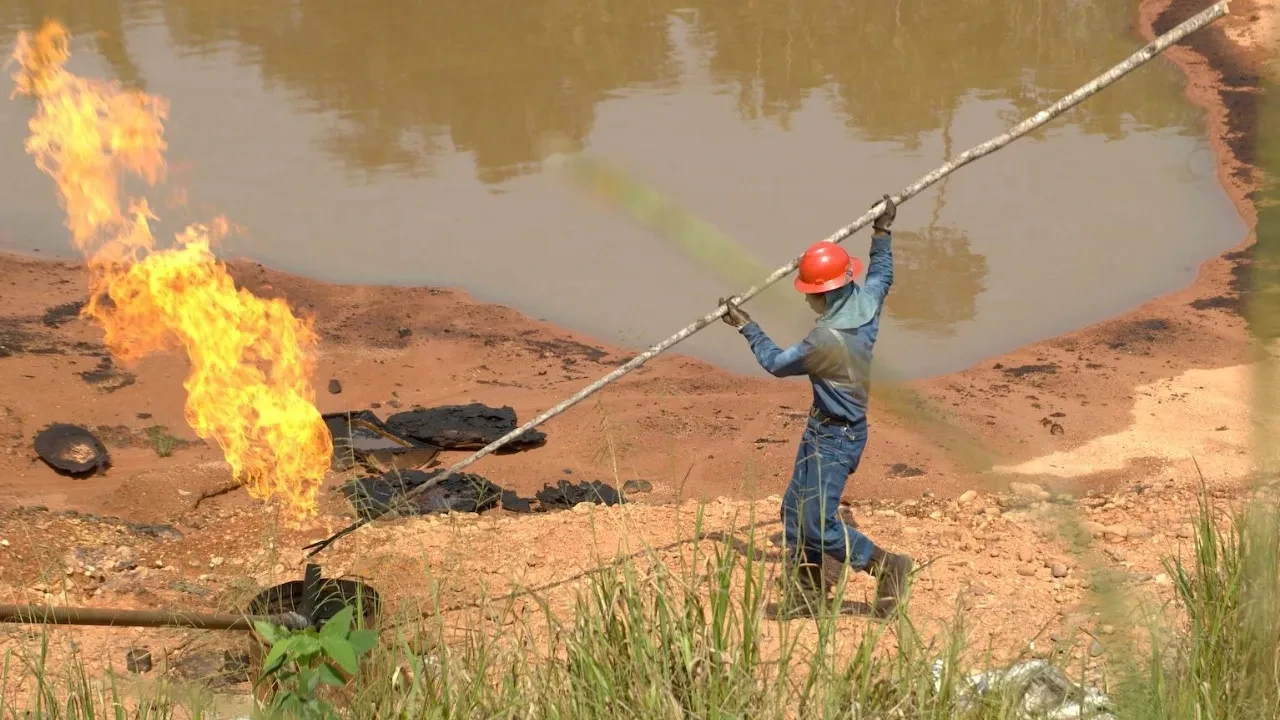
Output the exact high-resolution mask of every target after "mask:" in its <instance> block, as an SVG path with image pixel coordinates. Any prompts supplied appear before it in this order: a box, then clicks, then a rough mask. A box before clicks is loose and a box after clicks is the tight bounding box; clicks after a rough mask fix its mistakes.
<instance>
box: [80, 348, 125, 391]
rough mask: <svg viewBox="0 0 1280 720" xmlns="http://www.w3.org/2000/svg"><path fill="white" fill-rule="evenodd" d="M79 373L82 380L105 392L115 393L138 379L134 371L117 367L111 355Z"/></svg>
mask: <svg viewBox="0 0 1280 720" xmlns="http://www.w3.org/2000/svg"><path fill="white" fill-rule="evenodd" d="M78 374H79V375H80V378H81V379H82V380H84V381H85V382H87V383H89V384H90V385H93V386H95V387H97V388H98V390H101V391H102V392H105V393H113V392H115V391H117V390H119V389H120V388H124V387H129V386H130V385H132V384H134V383H135V382H137V381H138V377H137V376H136V375H134V374H133V373H131V372H125V371H123V370H120V369H119V368H117V367H116V366H115V362H113V361H112V359H111V358H110V357H102V358H99V359H98V365H97V366H96V367H94V368H93V369H92V370H85V371H84V372H82V373H78Z"/></svg>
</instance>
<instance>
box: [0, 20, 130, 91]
mask: <svg viewBox="0 0 1280 720" xmlns="http://www.w3.org/2000/svg"><path fill="white" fill-rule="evenodd" d="M140 10H141V9H140V8H139V7H138V3H136V2H129V0H123V1H122V0H91V1H90V2H84V1H83V0H4V2H0V28H3V29H4V30H3V41H4V43H5V44H6V45H11V44H12V43H13V41H14V39H15V36H16V34H17V31H18V30H23V29H28V30H29V29H34V28H35V27H36V26H37V25H39V23H40V21H41V20H42V19H44V18H56V19H58V20H60V21H62V24H63V25H65V26H67V29H68V30H70V31H71V33H72V35H73V36H80V35H87V36H88V37H89V39H90V40H91V42H92V43H93V48H94V50H96V51H97V52H98V54H99V55H101V56H102V58H103V59H104V60H106V62H107V64H108V65H109V66H110V67H111V71H112V72H113V73H115V76H116V79H117V80H119V81H120V82H121V83H122V84H123V85H125V86H128V87H133V88H138V89H142V90H145V89H146V81H145V80H144V79H143V77H142V71H141V70H139V68H138V64H137V63H136V62H135V61H134V59H133V56H132V55H130V54H129V49H128V43H127V41H126V39H125V38H126V35H125V31H126V30H127V29H128V26H130V25H132V24H133V23H134V22H136V21H137V20H138V19H139V17H140Z"/></svg>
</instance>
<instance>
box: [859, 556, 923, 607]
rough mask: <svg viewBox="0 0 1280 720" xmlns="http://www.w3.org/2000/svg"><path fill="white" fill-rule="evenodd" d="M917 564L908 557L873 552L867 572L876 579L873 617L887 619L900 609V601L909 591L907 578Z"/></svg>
mask: <svg viewBox="0 0 1280 720" xmlns="http://www.w3.org/2000/svg"><path fill="white" fill-rule="evenodd" d="M913 567H915V563H914V562H913V561H912V560H911V558H910V557H907V556H906V555H898V554H896V553H887V552H885V551H883V550H881V549H880V548H875V549H873V550H872V551H871V564H870V565H868V566H867V572H868V573H870V574H871V575H874V576H875V578H876V604H875V607H874V608H872V613H871V614H872V616H873V617H877V618H886V617H889V616H890V615H892V614H893V611H894V610H896V609H897V608H898V601H899V600H900V599H901V598H902V596H903V594H904V593H905V592H906V590H907V576H909V575H910V574H911V569H912V568H913Z"/></svg>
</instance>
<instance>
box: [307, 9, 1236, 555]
mask: <svg viewBox="0 0 1280 720" xmlns="http://www.w3.org/2000/svg"><path fill="white" fill-rule="evenodd" d="M1227 5H1228V2H1227V1H1226V0H1223V1H1222V2H1218V3H1214V4H1213V5H1212V6H1210V7H1208V8H1206V9H1205V10H1203V11H1201V12H1200V13H1198V14H1196V15H1195V16H1194V17H1192V18H1190V19H1188V20H1187V21H1185V22H1183V23H1182V24H1181V25H1178V26H1177V27H1175V28H1173V29H1172V30H1170V31H1169V32H1167V33H1165V34H1163V35H1161V36H1160V37H1158V38H1156V39H1155V40H1153V41H1151V43H1149V44H1147V45H1146V46H1145V47H1143V48H1142V49H1141V50H1138V51H1137V52H1135V53H1134V54H1132V55H1130V56H1129V57H1128V58H1126V59H1125V60H1124V61H1123V62H1121V63H1119V64H1118V65H1116V66H1115V67H1113V68H1111V69H1110V70H1108V71H1106V72H1104V73H1102V74H1101V75H1099V76H1098V77H1096V78H1094V79H1093V80H1090V81H1089V82H1088V83H1086V84H1084V85H1083V86H1081V87H1080V89H1078V90H1076V91H1075V92H1073V93H1071V94H1070V95H1067V96H1066V97H1064V98H1062V99H1061V100H1059V101H1058V102H1056V103H1054V104H1052V105H1050V106H1049V107H1047V108H1045V109H1043V110H1041V111H1040V112H1038V113H1036V114H1035V115H1032V116H1031V117H1029V118H1027V119H1025V120H1023V121H1022V122H1020V123H1018V124H1017V125H1015V126H1013V127H1012V128H1010V129H1009V131H1008V132H1005V133H1003V134H1001V135H998V136H996V137H994V138H992V139H990V140H988V141H986V142H984V143H981V144H979V145H975V146H973V147H971V148H969V149H968V150H966V151H964V152H962V153H960V154H959V155H958V156H956V158H955V159H954V160H951V161H950V162H948V163H946V164H945V165H943V166H941V167H939V168H938V169H936V170H934V171H933V172H931V173H929V174H928V175H925V176H924V177H922V178H920V179H919V180H917V181H915V182H914V183H912V184H911V185H908V186H907V187H906V188H904V189H903V190H902V191H901V192H900V193H898V194H897V195H896V196H892V198H893V201H894V202H895V203H897V204H901V203H903V202H905V201H906V200H908V199H910V198H912V197H915V196H916V195H918V194H920V192H921V191H923V190H924V189H926V188H928V187H929V186H930V185H933V184H934V183H936V182H938V181H939V180H941V179H942V178H944V177H946V176H948V175H950V174H951V173H953V172H955V171H956V170H959V169H960V168H962V167H964V166H965V165H968V164H969V163H971V162H973V161H974V160H977V159H978V158H981V157H985V156H987V155H990V154H991V153H993V152H995V151H997V150H999V149H1000V148H1002V147H1004V146H1006V145H1008V144H1009V143H1011V142H1013V141H1014V140H1017V139H1018V138H1020V137H1022V136H1024V135H1026V134H1027V133H1030V132H1032V131H1034V130H1036V129H1038V128H1039V127H1041V126H1042V125H1044V124H1045V123H1047V122H1049V121H1050V120H1052V119H1054V118H1055V117H1057V116H1059V115H1061V114H1062V113H1064V112H1066V111H1067V110H1070V109H1071V108H1073V107H1075V106H1076V105H1079V104H1080V103H1081V102H1083V101H1084V100H1086V99H1088V98H1089V97H1091V96H1092V95H1094V94H1096V93H1097V92H1098V91H1100V90H1102V89H1103V88H1105V87H1107V86H1109V85H1111V84H1112V83H1114V82H1115V81H1117V80H1119V79H1120V78H1122V77H1124V76H1125V75H1127V74H1129V73H1130V72H1133V71H1134V70H1135V69H1137V68H1138V67H1141V66H1142V65H1144V64H1146V63H1147V61H1149V60H1151V59H1152V58H1154V57H1155V56H1157V55H1159V54H1160V53H1162V52H1164V51H1165V50H1166V49H1168V48H1169V47H1170V46H1171V45H1173V44H1174V43H1176V42H1178V41H1180V40H1182V39H1183V38H1185V37H1187V36H1188V35H1190V34H1191V33H1193V32H1195V31H1197V30H1199V29H1201V28H1203V27H1205V26H1207V25H1209V24H1210V23H1212V22H1214V21H1216V20H1218V19H1219V18H1221V17H1223V16H1225V15H1226V14H1227ZM882 212H884V203H883V202H879V203H876V204H875V205H873V206H872V207H871V209H870V210H868V211H867V212H866V213H864V214H863V215H862V217H860V218H858V219H857V220H855V221H853V222H852V223H851V224H849V225H846V226H845V227H842V228H840V229H839V230H837V231H836V232H834V233H832V234H831V235H830V236H829V237H827V238H824V239H825V240H826V242H833V243H838V242H841V241H843V240H844V239H845V238H847V237H849V236H850V235H852V234H853V233H854V232H856V231H858V230H860V229H861V228H863V227H865V226H866V225H867V224H868V223H870V222H871V221H872V220H874V219H876V218H877V217H879V216H880V213H882ZM799 264H800V257H799V256H797V257H796V258H794V259H793V260H792V261H791V262H789V263H787V264H786V265H783V266H782V267H780V268H778V269H777V270H775V271H774V272H773V273H772V274H771V275H769V277H767V278H765V279H764V280H763V281H761V282H760V283H759V284H757V285H755V286H754V287H752V288H750V289H748V290H747V291H746V292H743V293H742V294H740V295H737V296H736V297H734V298H731V299H730V300H731V301H732V302H738V303H741V302H745V301H746V300H749V299H751V298H753V297H755V296H756V295H757V294H758V293H760V292H761V291H762V290H764V289H765V288H767V287H769V286H770V285H772V284H774V283H776V282H778V281H779V280H781V279H782V278H784V277H786V276H787V275H790V274H791V273H792V272H794V271H795V269H796V267H797V266H799ZM725 310H726V308H725V306H724V305H721V306H719V307H717V308H716V309H715V310H713V311H712V312H711V313H709V314H707V315H706V316H704V317H702V318H701V319H699V320H697V321H695V322H693V323H692V324H690V325H688V326H686V327H685V328H684V329H682V330H680V331H679V332H677V333H676V334H674V335H672V336H671V337H669V338H667V339H666V340H663V341H662V342H660V343H658V344H657V345H654V346H653V347H651V348H649V349H648V350H646V351H644V352H643V353H640V354H639V355H637V356H635V357H634V358H632V359H631V360H628V361H627V362H626V363H625V364H623V365H620V366H619V367H618V368H617V369H615V370H614V371H613V372H610V373H609V374H608V375H605V376H604V377H602V378H600V379H599V380H597V381H595V382H593V383H591V384H590V385H588V386H586V387H585V388H583V389H581V390H579V391H578V392H577V393H575V394H574V395H573V396H572V397H570V398H569V399H567V400H565V401H564V402H562V403H560V404H559V405H556V406H555V407H553V408H551V409H550V410H547V411H545V412H543V413H542V414H541V415H538V416H537V417H535V418H533V419H532V420H530V421H528V422H526V423H525V424H524V425H521V426H520V427H518V428H516V429H515V430H512V431H511V432H509V433H507V434H506V435H503V436H502V437H500V438H498V439H497V440H494V441H493V442H491V443H489V444H488V445H486V446H484V447H483V448H480V449H479V450H477V451H476V452H475V453H474V454H473V455H471V456H470V457H468V458H466V459H465V460H462V461H460V462H458V463H457V464H455V465H453V466H452V467H450V468H449V469H448V470H446V471H445V472H444V473H442V474H440V475H437V476H435V477H434V478H432V479H431V480H430V481H428V482H426V483H423V484H422V485H419V486H417V487H415V488H413V489H411V490H409V491H407V492H405V493H404V494H402V495H400V496H399V497H397V498H396V499H395V502H394V503H393V504H392V507H389V508H388V509H387V510H386V511H384V512H382V513H379V514H377V515H373V516H370V517H369V518H361V519H360V520H357V521H356V522H355V523H352V524H351V525H349V526H347V527H345V528H343V529H342V530H339V531H338V532H337V533H335V534H334V535H332V536H330V537H328V538H326V539H324V540H321V541H319V542H315V543H311V544H310V545H307V546H305V547H304V548H303V549H304V550H310V551H311V552H309V553H307V556H308V557H311V556H314V555H315V554H316V553H318V552H320V551H322V550H324V549H325V548H327V547H329V546H330V545H332V544H333V543H334V542H336V541H337V540H338V539H340V538H342V537H343V536H345V535H348V534H350V533H353V532H355V531H356V530H358V529H360V528H361V527H363V526H364V525H367V524H368V523H370V522H372V521H373V520H375V519H377V518H378V517H382V516H383V515H386V514H389V513H392V512H394V511H395V510H397V509H398V508H406V507H408V504H407V503H406V502H405V501H406V500H408V499H409V498H411V497H413V496H415V495H418V494H420V493H423V492H426V491H427V490H429V489H430V488H432V487H434V486H435V485H437V484H439V483H440V482H441V481H443V480H444V479H446V478H448V477H449V476H451V475H454V474H456V473H458V472H459V471H461V470H462V469H463V468H466V467H468V466H469V465H471V464H472V463H474V462H476V461H477V460H479V459H480V458H482V457H484V456H485V455H488V454H489V453H492V452H493V451H495V450H497V449H498V448H500V447H502V446H503V445H506V444H507V443H509V442H511V441H512V440H515V439H516V438H518V437H520V436H521V435H523V434H524V433H525V432H528V431H529V430H531V429H533V428H535V427H537V426H539V425H541V424H542V423H544V422H546V421H548V420H550V419H551V418H553V417H555V416H556V415H559V414H560V413H562V412H564V411H565V410H568V409H569V408H571V407H573V406H574V405H577V404H578V403H579V402H582V401H583V400H585V399H586V398H588V397H590V396H591V395H593V394H595V393H596V392H598V391H600V390H602V389H603V388H604V387H606V386H607V385H609V384H611V383H613V382H615V381H616V380H618V379H620V378H621V377H622V376H624V375H626V374H627V373H629V372H631V371H632V370H635V369H636V368H638V367H640V366H641V365H643V364H645V363H647V362H649V361H650V360H652V359H653V358H655V357H657V356H658V355H661V354H662V353H664V352H666V351H667V350H669V349H671V347H672V346H674V345H675V344H676V343H679V342H680V341H682V340H684V339H685V338H687V337H689V336H690V335H693V334H694V333H696V332H698V331H699V330H701V329H703V328H704V327H706V326H708V325H710V324H711V323H713V322H715V321H716V320H719V319H720V317H721V316H723V315H724V313H725Z"/></svg>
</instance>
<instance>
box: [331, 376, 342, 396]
mask: <svg viewBox="0 0 1280 720" xmlns="http://www.w3.org/2000/svg"><path fill="white" fill-rule="evenodd" d="M341 392H342V383H341V382H340V381H339V380H338V379H337V378H334V379H332V380H330V381H329V393H330V394H333V395H337V394H339V393H341Z"/></svg>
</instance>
